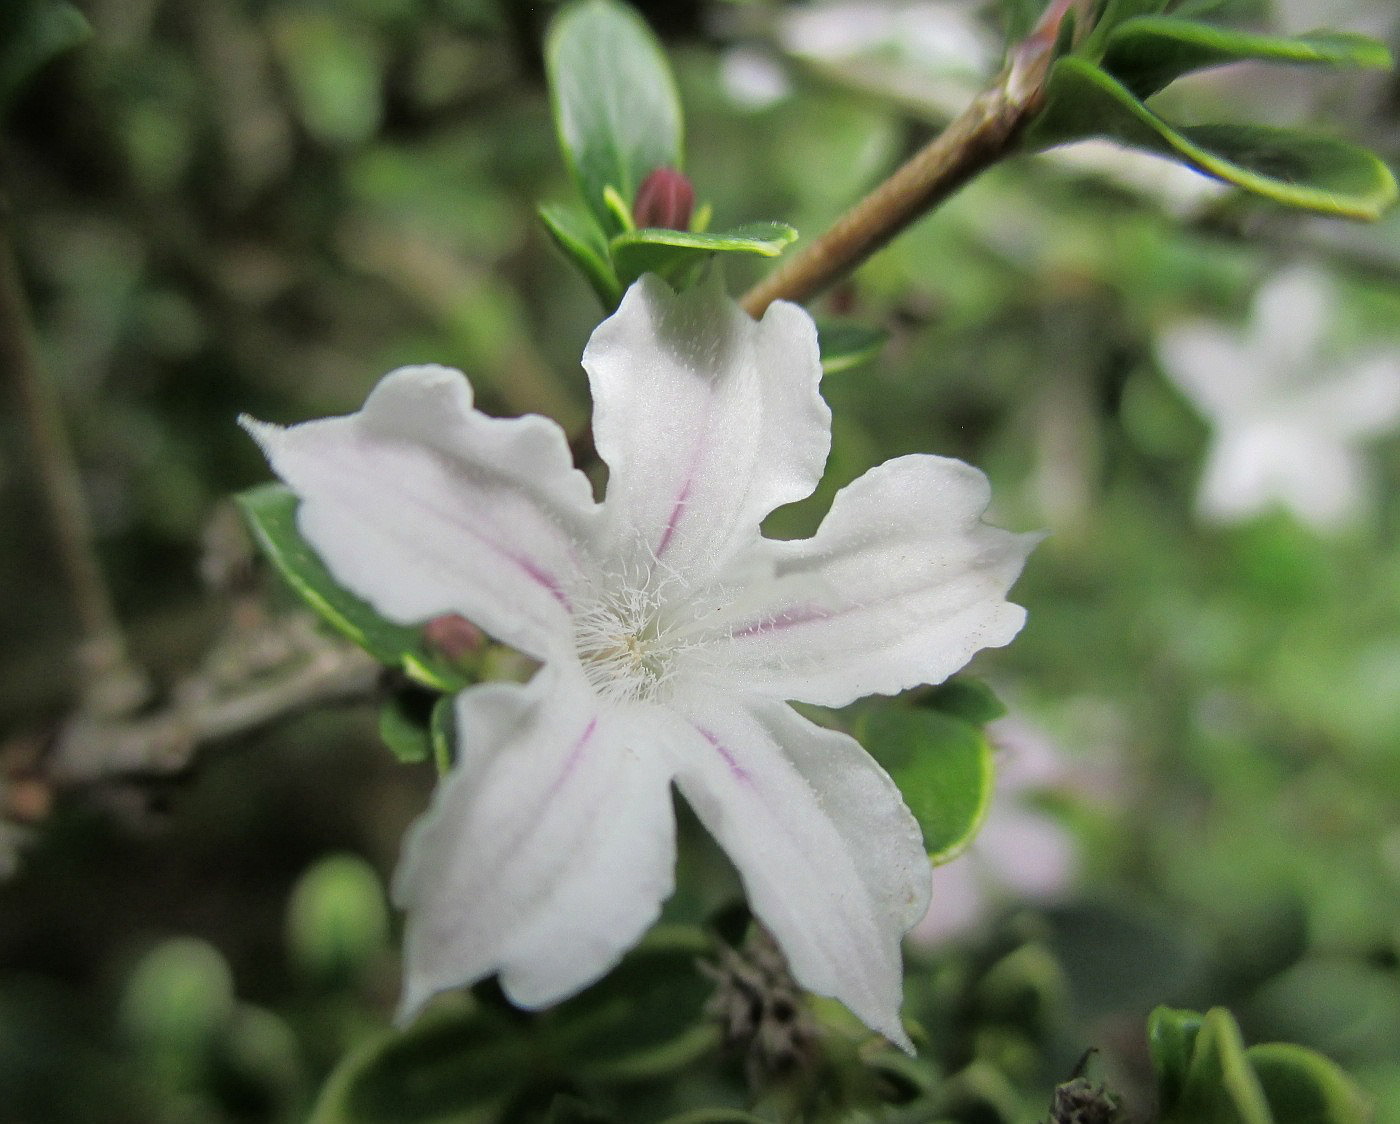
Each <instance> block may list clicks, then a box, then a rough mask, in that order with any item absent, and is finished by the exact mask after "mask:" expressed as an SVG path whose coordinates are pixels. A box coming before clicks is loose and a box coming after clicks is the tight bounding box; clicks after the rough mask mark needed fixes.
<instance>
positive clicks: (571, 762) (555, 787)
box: [545, 714, 598, 800]
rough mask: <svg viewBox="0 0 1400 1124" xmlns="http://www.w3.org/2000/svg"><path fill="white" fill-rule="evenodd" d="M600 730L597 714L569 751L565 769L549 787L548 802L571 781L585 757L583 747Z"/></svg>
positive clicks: (589, 721)
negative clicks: (572, 775) (571, 776)
mask: <svg viewBox="0 0 1400 1124" xmlns="http://www.w3.org/2000/svg"><path fill="white" fill-rule="evenodd" d="M597 729H598V716H597V715H596V714H595V715H594V716H593V717H592V718H590V719H589V720H588V726H587V727H586V728H585V729H584V731H583V733H582V734H580V735H579V739H578V741H576V742H574V744H573V748H572V749H570V750H569V756H568V757H566V758H565V759H564V767H563V768H562V769H560V770H559V775H558V776H557V777H555V778H554V782H553V783H552V784H551V785H550V786H549V792H548V793H546V794H545V799H546V800H548V799H549V798H551V797H552V796H553V795H554V794H555V793H556V792H558V791H559V790H560V788H562V787H563V786H564V782H565V781H567V780H568V779H569V776H570V774H572V773H573V771H574V769H575V768H576V767H577V765H578V763H579V759H580V758H581V757H582V756H583V747H584V746H586V745H587V744H588V743H589V742H590V741H592V740H593V732H594V731H595V730H597Z"/></svg>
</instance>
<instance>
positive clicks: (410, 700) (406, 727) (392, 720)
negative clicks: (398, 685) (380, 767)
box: [379, 691, 433, 765]
mask: <svg viewBox="0 0 1400 1124" xmlns="http://www.w3.org/2000/svg"><path fill="white" fill-rule="evenodd" d="M421 701H422V700H421V699H419V698H416V697H414V696H413V695H412V694H410V693H409V692H407V691H397V692H395V693H394V695H392V696H391V697H390V698H388V699H386V700H385V701H384V703H383V705H381V706H380V708H379V736H380V737H381V738H382V739H383V740H384V744H385V745H387V746H388V747H389V751H390V752H391V753H393V755H394V756H395V757H397V758H398V759H399V760H400V761H402V762H403V763H404V764H405V765H416V764H418V762H420V761H426V760H427V759H428V758H429V757H430V756H431V755H432V752H433V742H432V738H431V736H430V735H429V733H428V717H429V714H431V711H430V710H429V711H425V710H424V709H423V707H422V705H421Z"/></svg>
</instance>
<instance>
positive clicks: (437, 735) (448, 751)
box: [428, 695, 457, 776]
mask: <svg viewBox="0 0 1400 1124" xmlns="http://www.w3.org/2000/svg"><path fill="white" fill-rule="evenodd" d="M455 704H456V698H455V696H453V695H443V696H442V698H440V699H438V701H437V703H436V705H434V707H433V713H432V714H431V715H430V716H429V718H428V743H429V745H431V746H432V750H433V764H435V765H436V766H437V771H438V775H439V776H443V775H445V774H447V773H448V772H450V771H451V769H452V765H453V763H454V762H455V761H456V760H457V708H456V705H455Z"/></svg>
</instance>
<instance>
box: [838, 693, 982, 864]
mask: <svg viewBox="0 0 1400 1124" xmlns="http://www.w3.org/2000/svg"><path fill="white" fill-rule="evenodd" d="M859 740H860V742H861V744H862V745H864V746H865V747H866V749H868V750H869V751H870V752H871V754H872V755H874V757H875V759H876V760H877V761H879V762H880V764H881V765H883V766H884V768H885V770H886V772H888V773H889V774H890V776H891V777H893V778H894V782H895V784H897V785H899V790H900V792H901V793H903V794H904V801H905V803H906V804H908V805H909V810H910V811H911V812H913V813H914V818H915V819H916V820H918V821H919V826H920V827H921V828H922V829H923V832H924V845H925V847H927V848H928V852H929V858H930V859H931V860H932V861H933V862H934V863H945V862H947V861H948V860H950V859H953V858H956V857H957V856H958V855H960V854H961V853H962V852H963V851H964V850H965V849H966V848H967V845H968V844H969V843H970V842H972V839H973V836H975V835H976V834H977V829H978V828H979V827H981V826H982V821H983V820H984V819H985V818H986V815H987V809H988V807H989V806H990V804H991V798H992V788H993V785H994V781H995V770H994V768H993V762H992V750H991V747H990V746H989V745H988V744H987V739H986V738H985V737H983V736H982V731H981V730H979V729H977V727H975V726H973V725H971V724H969V723H967V722H964V721H963V720H962V719H960V718H955V717H953V716H952V715H948V714H942V713H940V712H938V711H936V710H923V709H916V708H914V707H907V706H903V707H902V706H896V705H890V706H884V707H881V708H879V709H878V710H875V711H872V712H871V713H870V714H869V715H867V717H866V719H865V721H864V722H863V723H862V727H861V730H860V736H859Z"/></svg>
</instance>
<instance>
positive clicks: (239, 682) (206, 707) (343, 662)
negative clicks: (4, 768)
mask: <svg viewBox="0 0 1400 1124" xmlns="http://www.w3.org/2000/svg"><path fill="white" fill-rule="evenodd" d="M269 627H272V628H274V629H280V630H281V631H280V632H268V631H261V632H260V634H259V636H258V638H257V639H258V641H259V642H260V643H263V644H266V643H268V642H269V641H270V642H271V647H272V648H273V649H274V650H276V651H277V652H278V653H279V654H282V655H285V657H286V658H284V659H282V660H281V661H280V662H279V664H278V665H277V666H275V667H271V668H268V667H264V666H262V657H260V656H258V655H256V654H255V655H253V656H252V658H251V659H250V660H249V661H248V662H247V666H246V667H244V668H243V669H242V670H241V672H239V673H235V674H236V677H235V678H228V677H227V673H226V672H220V671H218V670H217V664H218V662H219V659H220V656H221V653H218V652H216V653H214V654H212V655H211V658H210V659H209V660H208V661H206V665H205V666H204V667H203V668H201V669H200V671H199V672H197V673H196V674H194V675H192V676H190V677H189V678H188V679H186V680H184V681H183V682H182V683H180V684H179V685H177V686H176V689H175V691H174V693H173V701H172V703H171V705H170V706H169V707H168V708H166V709H165V710H162V711H160V712H158V713H156V714H153V715H149V716H144V717H141V718H127V719H122V718H113V717H104V716H102V715H95V714H82V713H80V714H78V715H76V716H75V717H73V718H71V719H70V720H69V721H68V722H67V724H66V725H65V726H64V727H63V728H62V729H61V730H60V731H59V735H58V738H57V740H56V742H55V744H54V746H53V748H52V749H51V750H50V752H49V754H48V755H47V757H46V759H45V760H44V762H43V766H42V773H43V776H44V778H45V780H46V781H47V783H48V784H49V786H50V787H51V788H53V789H62V788H67V787H71V786H74V785H80V784H86V783H90V782H94V781H103V780H112V779H116V778H119V777H122V776H127V777H131V776H149V775H168V774H172V773H178V772H181V771H183V770H184V769H186V768H188V767H190V765H191V764H192V763H193V759H194V756H195V754H196V752H197V751H198V750H199V749H201V748H202V747H204V746H205V745H207V744H208V743H210V742H214V741H220V740H224V739H227V738H230V737H233V736H236V735H238V734H243V733H247V732H249V731H252V730H254V729H257V728H259V727H261V726H265V725H268V724H270V723H272V722H274V721H277V720H279V719H282V718H285V717H287V716H289V715H291V714H293V713H296V712H298V711H301V710H305V709H308V708H310V707H314V706H318V705H321V704H323V703H328V702H339V701H347V700H355V699H367V698H369V697H371V696H372V694H373V692H374V691H375V689H376V686H377V684H378V682H379V678H380V675H381V673H382V672H383V667H382V666H381V665H380V664H379V663H378V662H377V661H375V660H374V658H373V657H371V656H370V655H368V654H367V653H365V652H364V651H362V650H361V649H359V648H357V647H355V646H354V645H352V644H349V643H347V642H345V641H341V640H339V639H335V638H331V637H326V636H323V635H322V634H321V633H320V632H319V631H318V630H317V628H316V625H315V623H314V622H313V621H312V620H311V618H310V617H303V616H298V617H295V618H292V619H291V620H289V621H284V622H281V623H280V624H278V625H272V626H269Z"/></svg>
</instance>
